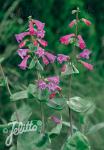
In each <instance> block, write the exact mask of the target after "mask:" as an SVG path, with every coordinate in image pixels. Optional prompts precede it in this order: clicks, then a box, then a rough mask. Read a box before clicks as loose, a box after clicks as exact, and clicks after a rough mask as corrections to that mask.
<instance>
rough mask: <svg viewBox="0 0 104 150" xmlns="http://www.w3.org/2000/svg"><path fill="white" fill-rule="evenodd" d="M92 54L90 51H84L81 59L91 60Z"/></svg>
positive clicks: (80, 55) (80, 56)
mask: <svg viewBox="0 0 104 150" xmlns="http://www.w3.org/2000/svg"><path fill="white" fill-rule="evenodd" d="M90 54H91V52H90V51H89V50H88V49H84V50H83V52H81V53H80V54H79V58H86V59H89V55H90Z"/></svg>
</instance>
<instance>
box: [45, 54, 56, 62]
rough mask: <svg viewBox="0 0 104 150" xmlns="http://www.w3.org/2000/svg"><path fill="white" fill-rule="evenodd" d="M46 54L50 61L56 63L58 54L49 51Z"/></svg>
mask: <svg viewBox="0 0 104 150" xmlns="http://www.w3.org/2000/svg"><path fill="white" fill-rule="evenodd" d="M45 56H46V57H47V59H48V60H49V62H50V63H54V61H55V59H56V56H54V55H53V54H51V53H49V52H45Z"/></svg>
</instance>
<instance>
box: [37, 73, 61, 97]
mask: <svg viewBox="0 0 104 150" xmlns="http://www.w3.org/2000/svg"><path fill="white" fill-rule="evenodd" d="M37 84H38V88H39V89H40V90H45V89H48V91H49V92H55V91H61V88H60V87H59V77H58V76H53V77H48V78H45V79H44V80H42V79H40V80H38V82H37ZM51 96H52V95H51Z"/></svg>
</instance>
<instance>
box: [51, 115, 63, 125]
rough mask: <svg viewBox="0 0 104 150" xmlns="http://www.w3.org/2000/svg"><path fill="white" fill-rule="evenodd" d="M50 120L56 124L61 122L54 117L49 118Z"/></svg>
mask: <svg viewBox="0 0 104 150" xmlns="http://www.w3.org/2000/svg"><path fill="white" fill-rule="evenodd" d="M51 119H52V120H53V121H54V122H55V123H56V124H60V123H61V120H60V119H59V118H57V117H56V116H51Z"/></svg>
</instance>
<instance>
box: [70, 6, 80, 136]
mask: <svg viewBox="0 0 104 150" xmlns="http://www.w3.org/2000/svg"><path fill="white" fill-rule="evenodd" d="M78 13H79V8H77V12H76V29H75V41H74V42H75V44H76V40H77V34H78ZM75 44H74V47H73V55H74V53H75V50H76V45H75ZM71 82H72V75H70V76H69V94H68V101H70V97H71ZM68 111H69V121H70V134H71V136H72V135H73V124H72V111H71V109H70V107H68Z"/></svg>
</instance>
